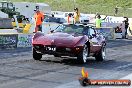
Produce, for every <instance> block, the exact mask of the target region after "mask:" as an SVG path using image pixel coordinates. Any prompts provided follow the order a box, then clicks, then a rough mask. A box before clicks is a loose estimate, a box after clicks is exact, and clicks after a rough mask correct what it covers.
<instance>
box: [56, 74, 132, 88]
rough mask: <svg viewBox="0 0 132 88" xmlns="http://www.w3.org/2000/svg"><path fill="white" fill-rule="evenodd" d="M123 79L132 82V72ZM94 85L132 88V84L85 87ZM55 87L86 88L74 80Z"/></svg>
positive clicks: (106, 87)
mask: <svg viewBox="0 0 132 88" xmlns="http://www.w3.org/2000/svg"><path fill="white" fill-rule="evenodd" d="M121 79H129V80H131V82H132V74H129V75H127V76H125V77H123V78H121ZM92 87H94V88H95V87H96V88H97V87H98V88H132V84H131V85H130V86H103V87H99V86H87V87H85V88H92ZM55 88H84V87H82V86H81V85H80V83H79V81H78V80H77V81H73V82H70V83H66V84H64V85H60V86H57V87H55Z"/></svg>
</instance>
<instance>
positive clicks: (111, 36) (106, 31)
mask: <svg viewBox="0 0 132 88" xmlns="http://www.w3.org/2000/svg"><path fill="white" fill-rule="evenodd" d="M96 30H97V31H98V32H99V33H100V34H102V35H104V36H105V38H106V39H107V40H115V30H114V29H113V28H112V27H107V28H106V27H102V28H96Z"/></svg>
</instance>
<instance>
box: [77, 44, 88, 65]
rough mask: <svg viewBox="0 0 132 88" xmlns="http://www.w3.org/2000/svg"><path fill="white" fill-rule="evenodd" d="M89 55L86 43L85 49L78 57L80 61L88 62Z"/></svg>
mask: <svg viewBox="0 0 132 88" xmlns="http://www.w3.org/2000/svg"><path fill="white" fill-rule="evenodd" d="M87 57H88V47H87V45H84V47H83V50H82V51H81V52H80V53H79V54H78V56H77V59H78V61H79V63H82V64H84V63H86V61H87Z"/></svg>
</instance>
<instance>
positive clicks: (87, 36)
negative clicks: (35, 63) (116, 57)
mask: <svg viewBox="0 0 132 88" xmlns="http://www.w3.org/2000/svg"><path fill="white" fill-rule="evenodd" d="M32 45H33V58H34V59H35V60H40V59H41V58H42V55H44V54H50V55H54V56H55V57H61V56H71V57H77V59H78V61H79V62H80V63H86V60H87V57H89V56H94V57H95V59H96V60H97V61H103V60H104V59H105V55H106V52H105V49H106V41H105V38H104V37H103V36H102V35H100V34H99V33H98V32H97V31H96V30H95V29H94V28H93V27H91V26H89V25H82V24H74V25H69V24H61V25H59V26H58V27H57V28H56V29H55V30H52V31H51V33H50V34H45V35H44V34H43V33H41V32H38V33H36V34H35V35H34V36H33V40H32Z"/></svg>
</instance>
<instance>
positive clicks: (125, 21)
mask: <svg viewBox="0 0 132 88" xmlns="http://www.w3.org/2000/svg"><path fill="white" fill-rule="evenodd" d="M128 21H129V20H128V18H127V17H124V21H123V22H124V24H125V37H126V35H127V29H128V26H129V23H128Z"/></svg>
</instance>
